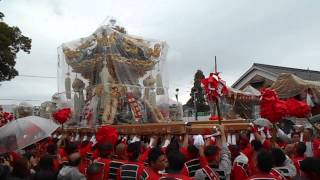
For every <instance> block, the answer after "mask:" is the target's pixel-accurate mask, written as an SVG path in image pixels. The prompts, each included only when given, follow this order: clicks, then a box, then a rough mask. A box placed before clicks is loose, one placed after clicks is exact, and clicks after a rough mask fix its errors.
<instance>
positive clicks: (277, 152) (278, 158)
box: [271, 148, 286, 167]
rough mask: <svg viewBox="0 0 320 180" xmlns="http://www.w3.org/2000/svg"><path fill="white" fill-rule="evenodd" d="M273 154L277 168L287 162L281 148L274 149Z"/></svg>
mask: <svg viewBox="0 0 320 180" xmlns="http://www.w3.org/2000/svg"><path fill="white" fill-rule="evenodd" d="M271 154H272V157H273V163H274V165H275V166H276V167H280V166H283V164H284V161H285V160H286V155H285V153H284V152H283V151H282V150H281V149H279V148H272V149H271Z"/></svg>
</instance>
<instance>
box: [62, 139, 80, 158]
mask: <svg viewBox="0 0 320 180" xmlns="http://www.w3.org/2000/svg"><path fill="white" fill-rule="evenodd" d="M64 151H65V152H66V154H67V155H70V154H72V153H75V152H77V151H78V146H77V144H76V143H73V142H69V143H67V144H66V146H65V147H64Z"/></svg>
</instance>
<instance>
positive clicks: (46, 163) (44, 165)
mask: <svg viewBox="0 0 320 180" xmlns="http://www.w3.org/2000/svg"><path fill="white" fill-rule="evenodd" d="M52 167H53V157H52V156H50V155H44V156H42V157H41V158H40V161H39V168H40V169H43V170H51V169H52Z"/></svg>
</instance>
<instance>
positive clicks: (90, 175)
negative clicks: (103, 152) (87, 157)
mask: <svg viewBox="0 0 320 180" xmlns="http://www.w3.org/2000/svg"><path fill="white" fill-rule="evenodd" d="M102 178H103V166H101V165H100V164H98V163H92V164H90V165H89V166H88V168H87V179H88V180H102Z"/></svg>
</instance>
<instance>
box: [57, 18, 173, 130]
mask: <svg viewBox="0 0 320 180" xmlns="http://www.w3.org/2000/svg"><path fill="white" fill-rule="evenodd" d="M58 52H59V55H58V77H59V78H58V79H59V80H58V91H59V94H60V96H61V97H62V98H63V99H67V100H70V101H72V102H73V120H72V121H71V122H72V123H69V125H71V124H74V125H81V126H95V125H101V124H119V123H147V122H161V121H166V120H168V118H169V109H168V100H169V98H168V83H167V82H165V81H163V80H164V79H165V77H164V76H165V74H164V73H163V70H164V64H165V60H166V59H165V58H166V52H167V45H166V43H165V42H163V41H156V40H146V39H144V38H141V37H137V36H132V35H129V34H127V32H126V30H125V29H124V28H123V27H120V26H118V25H117V22H116V20H114V19H110V20H109V22H108V24H107V25H103V26H101V27H99V28H98V29H97V30H96V31H95V32H94V33H93V34H92V35H90V36H88V37H85V38H80V39H77V40H75V41H72V42H68V43H64V44H62V45H61V46H60V47H59V48H58Z"/></svg>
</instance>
